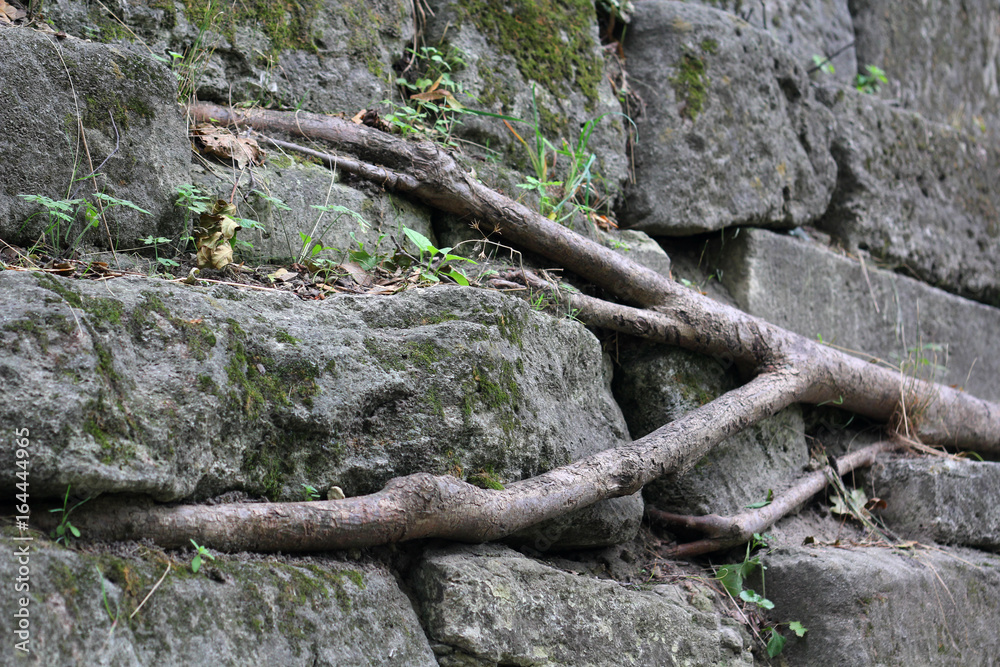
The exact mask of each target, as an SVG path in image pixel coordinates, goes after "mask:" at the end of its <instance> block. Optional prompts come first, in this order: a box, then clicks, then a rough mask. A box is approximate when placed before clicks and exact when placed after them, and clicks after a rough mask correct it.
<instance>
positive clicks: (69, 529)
mask: <svg viewBox="0 0 1000 667" xmlns="http://www.w3.org/2000/svg"><path fill="white" fill-rule="evenodd" d="M69 489H70V485H67V486H66V495H65V497H63V506H62V507H60V508H57V509H53V510H49V511H50V512H53V513H56V514H62V516H61V517H60V518H59V525H58V526H56V528H55V530H53V531H52V537H53V538H54V539H55V541H56V543H57V544H58V543H59V542H62V543H63V544H64V545H65V546H69V540H70V537H76V538H79V537H80V529H79V528H77V527H76V526H74V525H73V524H72V523H71V522H70V520H69V515H70V514H71V513H72V512H73V510H75V509H76V508H77V507H79V506H80V505H82V504H84V503H85V502H87V501H88V500H90V498H86V499H84V500H81V501H80V502H78V503H77V504H76V505H73V507H69Z"/></svg>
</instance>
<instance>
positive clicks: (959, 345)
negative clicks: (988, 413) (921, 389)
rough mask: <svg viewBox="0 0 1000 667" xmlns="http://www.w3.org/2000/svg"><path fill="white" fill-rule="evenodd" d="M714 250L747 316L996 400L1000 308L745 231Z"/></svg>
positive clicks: (814, 246)
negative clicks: (937, 346) (903, 366)
mask: <svg viewBox="0 0 1000 667" xmlns="http://www.w3.org/2000/svg"><path fill="white" fill-rule="evenodd" d="M715 247H716V252H717V253H719V254H718V259H717V260H716V264H717V266H719V267H720V268H721V269H723V273H722V281H723V283H724V284H725V285H726V287H727V288H728V289H729V292H730V293H731V294H732V296H733V298H734V300H735V301H736V303H737V305H738V306H739V307H740V308H741V309H743V310H744V311H746V312H748V313H750V314H751V315H756V316H758V317H762V318H764V319H765V320H767V321H769V322H772V323H774V324H776V325H778V326H780V327H784V328H786V329H789V330H791V331H794V332H796V333H799V334H801V335H803V336H805V337H807V338H812V339H816V338H817V337H819V336H822V339H823V340H824V341H826V342H829V343H831V344H833V345H836V346H838V347H840V348H845V349H847V350H855V351H857V352H859V353H864V354H866V355H873V356H875V357H878V358H880V359H882V360H884V361H885V362H887V363H890V364H892V365H898V364H900V363H904V362H908V363H907V366H906V369H907V372H910V373H913V374H918V373H919V374H920V375H921V376H923V377H925V378H927V379H934V380H936V381H937V382H940V383H942V384H946V385H957V386H960V387H964V388H965V389H966V390H967V391H969V392H970V393H972V394H974V395H976V396H978V397H980V398H984V399H986V400H992V401H997V400H1000V358H998V357H997V347H996V341H997V332H998V331H1000V310H998V309H996V308H992V307H990V306H985V305H983V304H981V303H976V302H974V301H969V300H966V299H963V298H961V297H957V296H955V295H953V294H949V293H947V292H944V291H942V290H939V289H935V288H933V287H930V286H928V285H925V284H924V283H921V282H919V281H917V280H913V279H912V278H907V277H905V276H901V275H899V274H898V273H891V272H889V271H883V270H881V269H877V268H875V267H874V266H873V264H872V262H871V261H870V260H869V261H868V262H866V263H865V264H863V265H862V264H861V262H859V261H856V260H854V259H850V258H848V257H845V256H843V255H841V254H838V253H834V252H832V251H830V250H827V249H826V248H825V247H824V246H822V245H821V244H819V243H816V242H809V241H804V240H801V239H799V238H795V237H792V236H785V235H781V234H775V233H773V232H769V231H766V230H760V229H740V230H739V231H738V232H735V233H734V232H731V233H729V234H727V236H726V237H725V241H724V243H722V242H717V243H716V244H715ZM931 344H935V345H940V346H941V350H940V351H938V352H936V351H934V350H933V349H931V348H930V347H929V346H930V345H931ZM862 356H863V355H862ZM921 360H923V361H926V362H927V363H921ZM941 367H944V368H941ZM945 369H946V370H945ZM935 371H936V372H935Z"/></svg>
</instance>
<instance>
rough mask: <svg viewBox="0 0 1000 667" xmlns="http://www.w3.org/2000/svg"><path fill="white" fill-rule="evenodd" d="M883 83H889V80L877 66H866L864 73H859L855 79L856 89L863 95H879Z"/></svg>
mask: <svg viewBox="0 0 1000 667" xmlns="http://www.w3.org/2000/svg"><path fill="white" fill-rule="evenodd" d="M883 83H889V79H888V78H886V76H885V72H884V71H882V70H881V69H879V68H878V67H875V65H865V71H864V73H861V72H859V73H858V76H857V77H856V78H855V79H854V87H855V88H857V89H858V90H860V91H861V92H862V93H870V94H874V93H877V92H878V91H879V88H881V87H882V84H883Z"/></svg>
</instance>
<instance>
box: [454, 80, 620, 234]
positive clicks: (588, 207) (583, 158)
mask: <svg viewBox="0 0 1000 667" xmlns="http://www.w3.org/2000/svg"><path fill="white" fill-rule="evenodd" d="M531 99H532V120H531V121H530V122H529V121H525V120H522V119H520V118H514V117H512V116H504V115H502V114H495V113H489V112H486V111H478V110H475V109H467V110H466V111H467V113H470V114H475V115H478V116H487V117H492V118H498V119H500V120H502V121H503V122H504V124H505V125H506V126H507V129H508V130H510V132H511V134H513V135H514V137H515V138H516V139H517V140H518V141H519V142H521V145H522V146H524V149H525V151H526V152H527V154H528V160H529V161H530V163H531V167H532V170H533V171H534V172H535V175H534V176H526V181H527V182H526V183H521V184H518V186H517V187H519V188H522V189H524V190H529V191H533V192H537V193H538V196H539V211H540V212H541V214H542V215H544V216H546V217H547V218H549V219H550V220H555V221H557V222H559V223H561V224H565V223H566V222H567V220H569V219H570V218H571V217H572V216H573V213H574V212H576V211H579V212H581V213H584V214H585V215H587V214H590V213H594V212H595V210H596V208H597V206H598V196H597V186H596V183H597V182H598V181H600V180H601V179H600V178H599V177H598V176H596V175H595V174H594V172H593V167H594V163H595V162H596V160H597V156H595V155H594V154H593V152H591V151H590V148H589V144H590V139H591V136H592V135H593V133H594V130H595V129H596V128H597V125H598V123H600V122H601V120H602V119H603V118H604V117H605V116H607V115H608V114H603V115H601V116H598V117H597V118H593V119H591V120H589V121H587V122H586V123H584V125H583V127H582V128H581V129H580V134H579V135H578V136H577V137H576V139H575V140H574V141H573V142H569V141H566V140H565V139H563V140H562V145H561V147H560V148H556V147H555V146H554V145H553V144H552V142H550V141H549V140H548V139H546V138H545V136H544V135H543V134H542V129H541V118H540V114H539V112H538V100H537V97H536V92H535V89H534V88H532V91H531ZM621 115H622V116H623V117H624V118H625V119H626V120H628V121H629V122H630V123H631V122H632V119H631V118H629V117H628V116H625V115H624V114H621ZM511 122H516V123H525V124H527V125H529V126H530V127H531V129H532V130H533V133H534V137H533V138H532V140H531V141H528V140H526V139H525V138H524V137H522V136H521V135H520V134H519V133H518V132H517V130H515V129H514V127H513V126H512V125H511ZM633 126H634V123H633ZM560 156H562V157H564V158H566V160H565V162H566V167H565V169H564V170H563V172H564V176H563V177H562V178H561V179H556V178H554V177H553V176H552V174H553V173H554V172H555V171H556V166H557V164H558V160H559V157H560Z"/></svg>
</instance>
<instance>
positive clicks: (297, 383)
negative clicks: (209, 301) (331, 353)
mask: <svg viewBox="0 0 1000 667" xmlns="http://www.w3.org/2000/svg"><path fill="white" fill-rule="evenodd" d="M228 321H229V322H230V326H231V327H232V328H231V330H230V337H229V343H228V345H227V349H228V351H229V362H228V363H227V364H226V366H225V370H226V376H227V377H228V379H229V384H230V388H231V390H232V391H231V393H230V398H231V399H232V401H233V402H234V403H235V404H236V405H237V406H238V407H240V408H241V409H242V411H243V412H244V414H246V416H248V417H250V418H251V419H255V418H257V417H258V416H260V415H261V413H262V411H263V409H264V408H265V407H268V406H289V405H291V404H292V401H298V402H299V403H301V404H303V405H305V406H307V407H312V398H313V396H315V395H316V394H317V393H319V385H318V384H317V383H316V378H318V377H319V375H320V369H319V368H318V367H317V366H316V365H315V364H314V363H312V362H311V361H308V360H306V359H300V358H293V359H291V360H287V361H278V360H276V359H274V358H272V357H270V356H268V355H266V354H264V353H262V352H258V351H256V350H255V349H254V348H253V347H252V346H251V345H250V344H249V343H248V340H247V337H246V335H245V334H243V333H242V329H240V327H239V325H238V324H236V322H235V321H233V320H228ZM262 369H263V370H262Z"/></svg>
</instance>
